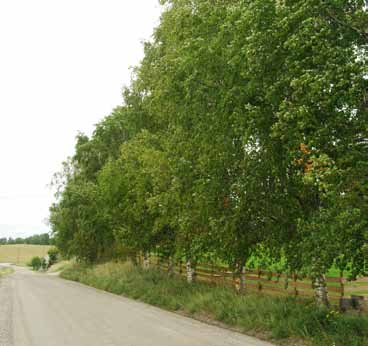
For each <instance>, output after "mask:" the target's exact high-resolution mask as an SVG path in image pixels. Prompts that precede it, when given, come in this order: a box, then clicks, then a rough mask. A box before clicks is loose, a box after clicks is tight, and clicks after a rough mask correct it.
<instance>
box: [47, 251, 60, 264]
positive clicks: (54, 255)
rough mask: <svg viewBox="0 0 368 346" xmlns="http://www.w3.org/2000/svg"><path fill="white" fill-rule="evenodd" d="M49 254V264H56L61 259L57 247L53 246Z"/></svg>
mask: <svg viewBox="0 0 368 346" xmlns="http://www.w3.org/2000/svg"><path fill="white" fill-rule="evenodd" d="M47 254H48V255H49V266H52V265H53V264H55V263H56V262H57V261H58V259H59V250H58V249H57V248H54V247H53V248H51V249H50V250H49V251H48V252H47Z"/></svg>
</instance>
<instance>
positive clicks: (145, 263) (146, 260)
mask: <svg viewBox="0 0 368 346" xmlns="http://www.w3.org/2000/svg"><path fill="white" fill-rule="evenodd" d="M150 264H151V263H150V254H149V252H147V251H146V252H145V253H144V259H143V268H144V269H149V267H150Z"/></svg>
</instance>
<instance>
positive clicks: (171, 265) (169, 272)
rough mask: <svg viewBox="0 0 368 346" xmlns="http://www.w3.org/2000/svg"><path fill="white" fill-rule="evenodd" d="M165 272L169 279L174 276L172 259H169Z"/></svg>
mask: <svg viewBox="0 0 368 346" xmlns="http://www.w3.org/2000/svg"><path fill="white" fill-rule="evenodd" d="M167 272H168V275H169V276H170V277H172V276H174V261H173V259H172V257H169V265H168V269H167Z"/></svg>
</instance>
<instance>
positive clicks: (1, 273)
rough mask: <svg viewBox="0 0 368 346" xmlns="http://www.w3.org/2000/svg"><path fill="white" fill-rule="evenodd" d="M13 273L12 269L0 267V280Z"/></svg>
mask: <svg viewBox="0 0 368 346" xmlns="http://www.w3.org/2000/svg"><path fill="white" fill-rule="evenodd" d="M13 272H14V269H13V268H9V267H0V278H1V277H2V276H5V275H10V274H12V273H13Z"/></svg>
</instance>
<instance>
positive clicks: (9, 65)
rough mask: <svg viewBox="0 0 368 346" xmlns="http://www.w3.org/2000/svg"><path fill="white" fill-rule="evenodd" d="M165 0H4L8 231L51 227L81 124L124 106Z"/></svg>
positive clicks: (0, 123) (0, 228)
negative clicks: (53, 185) (57, 177)
mask: <svg viewBox="0 0 368 346" xmlns="http://www.w3.org/2000/svg"><path fill="white" fill-rule="evenodd" d="M159 15H160V7H159V5H158V0H32V1H30V0H0V238H1V237H3V236H12V237H16V236H25V235H30V234H34V233H41V232H45V231H48V226H46V225H45V223H44V220H45V219H46V218H47V217H48V208H49V206H50V204H51V202H52V201H53V195H52V191H50V189H49V188H47V184H49V183H50V181H51V178H52V175H53V173H55V172H56V171H58V170H59V169H60V167H61V162H62V161H63V160H65V159H66V158H67V156H69V155H71V154H72V153H73V146H74V142H75V136H76V134H77V132H78V131H82V132H85V133H87V134H90V133H91V131H92V130H93V125H94V124H95V123H97V122H98V121H99V120H100V119H101V118H102V117H104V116H106V115H108V114H109V113H110V112H111V110H112V109H113V108H114V107H115V106H117V105H118V104H121V102H122V97H121V90H122V87H123V85H127V84H129V81H130V73H131V71H130V69H129V68H130V67H131V66H134V65H137V64H138V62H139V61H140V59H141V58H142V57H143V47H142V41H143V40H146V39H149V38H150V36H151V34H152V32H153V28H154V27H155V26H157V25H158V22H159Z"/></svg>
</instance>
